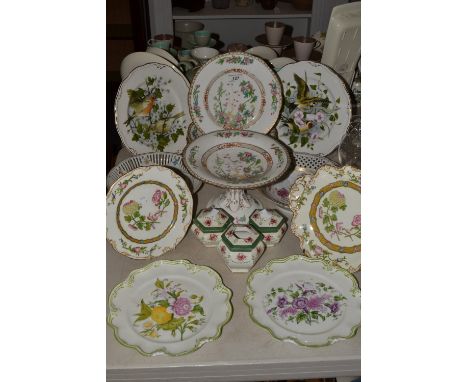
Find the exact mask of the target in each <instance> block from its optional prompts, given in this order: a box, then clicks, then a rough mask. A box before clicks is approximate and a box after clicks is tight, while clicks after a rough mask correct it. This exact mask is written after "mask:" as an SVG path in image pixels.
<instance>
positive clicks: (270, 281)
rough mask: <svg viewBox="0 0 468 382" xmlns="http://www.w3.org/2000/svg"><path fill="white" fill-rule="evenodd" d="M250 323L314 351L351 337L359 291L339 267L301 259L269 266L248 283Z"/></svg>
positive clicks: (358, 319) (355, 325) (358, 310)
mask: <svg viewBox="0 0 468 382" xmlns="http://www.w3.org/2000/svg"><path fill="white" fill-rule="evenodd" d="M244 302H245V303H246V304H247V306H248V307H249V314H250V317H251V319H252V320H253V321H254V322H255V323H256V324H258V325H259V326H261V327H262V328H264V329H266V330H268V331H269V332H270V334H271V335H272V336H273V337H275V338H276V339H278V340H282V341H286V342H292V343H295V344H296V345H301V346H307V347H317V346H327V345H331V344H333V343H335V342H337V341H339V340H344V339H348V338H351V337H353V336H355V335H356V333H357V331H358V329H359V327H360V323H361V291H360V289H359V284H358V281H357V280H356V278H355V277H354V276H353V275H352V274H351V273H349V272H348V271H346V270H344V269H343V268H339V267H334V266H332V265H331V264H329V263H327V262H325V261H323V260H321V259H312V258H310V257H305V256H301V255H293V256H289V257H286V258H283V259H277V260H272V261H270V262H269V263H268V264H267V265H266V266H265V267H264V268H261V269H258V270H256V271H254V272H252V273H251V274H250V276H249V278H248V279H247V293H246V295H245V297H244Z"/></svg>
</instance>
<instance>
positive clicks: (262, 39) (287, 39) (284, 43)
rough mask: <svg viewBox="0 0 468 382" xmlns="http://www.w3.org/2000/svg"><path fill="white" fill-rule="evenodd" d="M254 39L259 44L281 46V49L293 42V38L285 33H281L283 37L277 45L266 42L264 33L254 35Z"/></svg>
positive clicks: (273, 46)
mask: <svg viewBox="0 0 468 382" xmlns="http://www.w3.org/2000/svg"><path fill="white" fill-rule="evenodd" d="M255 41H257V42H259V43H260V44H262V45H265V46H269V47H272V48H283V49H284V48H286V47H288V46H289V45H291V44H292V43H293V39H292V38H291V37H290V36H288V35H285V34H283V37H282V38H281V41H280V43H279V44H277V45H271V44H268V40H267V37H266V34H265V33H264V34H261V35H259V36H257V37H255Z"/></svg>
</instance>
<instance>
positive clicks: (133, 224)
mask: <svg viewBox="0 0 468 382" xmlns="http://www.w3.org/2000/svg"><path fill="white" fill-rule="evenodd" d="M151 201H152V202H153V204H154V206H155V208H156V210H155V211H154V212H150V213H148V214H147V215H146V216H145V215H142V214H141V211H140V210H141V207H142V206H141V204H140V203H138V202H136V201H135V200H129V201H128V202H126V203H124V205H123V206H122V211H123V213H124V220H125V221H126V222H127V223H128V227H129V228H130V229H132V230H134V231H138V230H146V231H149V230H150V229H154V228H156V225H157V224H158V223H159V219H160V218H161V217H162V216H163V215H164V214H165V213H166V212H167V211H166V208H167V207H168V206H169V205H170V201H169V198H168V196H167V192H166V191H161V190H160V189H159V188H157V189H156V190H155V191H154V193H153V196H152V198H151Z"/></svg>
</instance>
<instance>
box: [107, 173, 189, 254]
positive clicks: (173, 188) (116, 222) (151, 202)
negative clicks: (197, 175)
mask: <svg viewBox="0 0 468 382" xmlns="http://www.w3.org/2000/svg"><path fill="white" fill-rule="evenodd" d="M106 202H107V206H106V222H107V224H106V228H107V233H106V237H107V240H108V241H109V242H110V244H111V245H112V247H113V248H114V249H115V250H116V251H117V252H119V253H121V254H122V255H124V256H127V257H130V258H132V259H149V258H152V257H157V256H161V255H162V254H164V253H166V252H168V251H170V250H171V249H173V248H175V246H176V245H177V244H178V243H179V242H180V241H181V240H182V239H183V237H184V236H185V234H186V232H187V229H188V227H189V226H190V223H191V221H192V209H193V201H192V195H191V193H190V189H189V187H188V186H187V184H186V183H185V181H184V180H183V179H182V177H180V176H179V175H177V174H176V173H175V172H174V171H172V170H170V169H169V168H166V167H162V166H148V167H139V168H136V169H135V170H132V171H130V172H128V173H127V174H125V175H124V176H122V177H120V178H119V179H118V180H117V181H116V182H115V183H114V184H113V185H112V187H111V188H110V189H109V192H108V193H107V198H106Z"/></svg>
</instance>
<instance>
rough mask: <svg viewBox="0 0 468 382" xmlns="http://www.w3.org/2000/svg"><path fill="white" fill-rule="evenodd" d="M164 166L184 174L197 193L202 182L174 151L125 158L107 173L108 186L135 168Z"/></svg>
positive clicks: (191, 187) (193, 191)
mask: <svg viewBox="0 0 468 382" xmlns="http://www.w3.org/2000/svg"><path fill="white" fill-rule="evenodd" d="M153 165H157V166H164V167H169V168H171V169H172V170H174V171H175V172H176V173H178V174H179V175H182V176H183V177H184V179H185V181H186V182H187V184H188V185H189V187H190V189H191V191H192V193H196V192H197V191H198V190H199V189H200V187H201V186H202V182H201V181H200V180H198V179H197V178H194V177H193V176H192V175H190V173H189V172H188V171H187V169H186V168H185V166H184V163H183V162H182V155H180V154H173V153H149V154H141V155H135V156H133V157H130V158H127V159H124V160H123V161H121V162H120V163H119V164H118V165H117V166H115V167H114V168H113V169H112V170H110V171H109V174H108V175H107V188H110V187H111V186H112V185H113V184H114V183H115V182H116V181H117V180H118V179H119V178H120V177H121V176H122V175H125V174H127V173H128V172H130V171H132V170H135V169H136V168H138V167H144V166H153Z"/></svg>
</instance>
